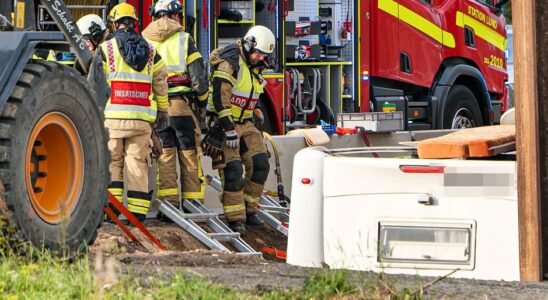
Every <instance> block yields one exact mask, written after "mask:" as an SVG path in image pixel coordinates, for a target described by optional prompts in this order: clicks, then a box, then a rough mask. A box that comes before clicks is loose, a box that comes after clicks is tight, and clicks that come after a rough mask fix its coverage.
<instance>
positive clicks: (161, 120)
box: [156, 111, 169, 130]
mask: <svg viewBox="0 0 548 300" xmlns="http://www.w3.org/2000/svg"><path fill="white" fill-rule="evenodd" d="M168 127H169V114H168V113H167V112H163V111H158V115H156V128H158V130H164V129H166V128H168Z"/></svg>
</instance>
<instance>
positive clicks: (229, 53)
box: [208, 25, 276, 234]
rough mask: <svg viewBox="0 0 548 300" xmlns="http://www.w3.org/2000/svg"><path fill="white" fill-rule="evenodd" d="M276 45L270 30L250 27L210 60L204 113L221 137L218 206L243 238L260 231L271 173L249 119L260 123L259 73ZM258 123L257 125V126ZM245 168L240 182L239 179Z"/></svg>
mask: <svg viewBox="0 0 548 300" xmlns="http://www.w3.org/2000/svg"><path fill="white" fill-rule="evenodd" d="M275 43H276V40H275V38H274V34H272V31H270V29H268V28H266V27H264V26H260V25H257V26H253V27H252V28H250V29H249V31H248V32H247V33H246V35H245V36H244V38H243V39H240V40H238V41H237V42H236V43H233V44H229V45H228V46H226V47H224V48H220V49H215V50H213V52H212V53H211V56H210V61H209V63H210V66H211V69H212V74H211V80H212V85H211V91H210V96H209V103H208V111H210V112H212V113H213V114H214V115H215V116H216V122H218V123H217V124H216V125H215V126H213V127H216V126H221V127H222V130H223V131H224V142H223V144H222V152H223V153H224V161H223V162H222V163H219V164H216V163H215V162H214V165H213V167H214V168H215V169H219V173H220V174H221V179H222V181H223V194H222V202H223V208H224V212H225V216H226V218H227V220H228V221H229V226H230V227H231V228H232V230H234V231H237V232H240V233H241V234H244V233H245V227H244V222H245V223H247V225H250V226H255V227H260V226H263V225H264V222H263V221H262V220H260V219H259V218H258V217H257V204H258V202H259V199H260V196H261V194H262V192H263V187H264V183H265V181H266V179H267V177H268V172H269V169H270V166H269V163H268V155H267V150H266V146H265V144H264V143H263V141H262V135H261V132H260V131H259V130H258V129H257V128H256V127H255V124H254V123H253V121H252V118H255V119H259V120H262V119H263V115H262V113H261V111H260V110H259V108H258V106H257V105H258V101H259V97H260V95H261V94H262V93H263V91H264V85H265V84H266V81H265V80H264V79H263V78H262V76H261V74H260V72H261V70H263V69H264V67H265V63H264V62H265V61H266V59H267V55H269V54H271V53H272V52H273V50H274V45H275ZM259 122H260V121H259ZM244 167H245V179H243V178H242V175H243V172H244V171H243V169H244Z"/></svg>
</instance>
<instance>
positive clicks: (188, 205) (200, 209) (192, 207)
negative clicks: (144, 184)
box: [183, 200, 262, 255]
mask: <svg viewBox="0 0 548 300" xmlns="http://www.w3.org/2000/svg"><path fill="white" fill-rule="evenodd" d="M183 207H184V208H185V209H186V210H188V211H190V212H191V213H196V214H203V213H211V211H209V209H207V207H205V206H204V205H203V204H202V203H201V202H200V201H197V200H185V201H183ZM206 224H207V226H209V228H211V229H212V230H213V231H215V232H216V233H234V231H232V229H230V227H228V226H227V225H226V224H225V223H224V222H223V221H221V220H220V219H219V218H218V217H214V218H209V219H208V220H207V221H206ZM229 243H230V244H231V245H232V246H234V248H236V249H237V250H238V251H239V252H242V253H255V254H257V255H262V253H261V252H256V251H255V250H254V249H253V248H252V247H251V246H249V245H248V244H247V243H246V242H245V241H244V240H243V239H242V238H241V237H240V236H239V235H238V237H234V238H232V239H231V240H230V241H229Z"/></svg>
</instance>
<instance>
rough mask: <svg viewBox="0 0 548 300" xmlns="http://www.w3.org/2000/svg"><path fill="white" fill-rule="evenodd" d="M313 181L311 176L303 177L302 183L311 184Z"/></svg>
mask: <svg viewBox="0 0 548 300" xmlns="http://www.w3.org/2000/svg"><path fill="white" fill-rule="evenodd" d="M311 182H312V180H310V178H303V179H301V183H302V184H310V183H311Z"/></svg>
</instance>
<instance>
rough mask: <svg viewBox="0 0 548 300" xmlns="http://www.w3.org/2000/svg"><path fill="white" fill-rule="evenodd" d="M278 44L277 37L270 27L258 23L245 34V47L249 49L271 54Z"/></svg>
mask: <svg viewBox="0 0 548 300" xmlns="http://www.w3.org/2000/svg"><path fill="white" fill-rule="evenodd" d="M274 46H276V38H275V37H274V34H273V33H272V31H270V29H268V28H266V27H264V26H262V25H256V26H253V27H251V28H250V29H249V30H248V31H247V33H246V34H245V36H244V47H245V49H246V50H247V51H252V50H258V51H259V52H262V53H264V54H271V53H272V52H273V51H274Z"/></svg>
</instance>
